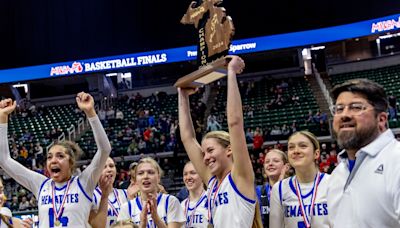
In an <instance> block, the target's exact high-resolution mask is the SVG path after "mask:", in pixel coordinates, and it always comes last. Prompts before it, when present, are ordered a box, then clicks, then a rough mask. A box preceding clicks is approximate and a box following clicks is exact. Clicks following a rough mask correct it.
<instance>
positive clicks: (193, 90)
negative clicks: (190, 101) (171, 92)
mask: <svg viewBox="0 0 400 228" xmlns="http://www.w3.org/2000/svg"><path fill="white" fill-rule="evenodd" d="M198 90H199V89H198V88H190V87H188V88H182V87H178V93H180V94H182V95H183V96H190V95H192V94H195V93H196V92H197V91H198Z"/></svg>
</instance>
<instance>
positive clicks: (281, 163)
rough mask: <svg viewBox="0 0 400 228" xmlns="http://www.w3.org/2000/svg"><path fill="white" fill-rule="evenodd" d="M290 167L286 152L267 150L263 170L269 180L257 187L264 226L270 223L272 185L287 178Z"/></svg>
mask: <svg viewBox="0 0 400 228" xmlns="http://www.w3.org/2000/svg"><path fill="white" fill-rule="evenodd" d="M288 169H289V164H288V157H287V155H286V153H285V152H283V151H281V150H278V149H272V150H269V151H267V154H266V155H265V158H264V164H263V170H264V173H265V177H266V179H267V181H266V183H265V184H264V185H259V186H257V188H256V193H257V197H258V201H259V202H260V206H261V216H262V217H261V218H262V222H263V225H264V227H268V225H269V212H270V203H271V191H272V186H274V184H275V183H277V182H279V181H280V180H282V179H283V178H285V174H286V172H287V171H288Z"/></svg>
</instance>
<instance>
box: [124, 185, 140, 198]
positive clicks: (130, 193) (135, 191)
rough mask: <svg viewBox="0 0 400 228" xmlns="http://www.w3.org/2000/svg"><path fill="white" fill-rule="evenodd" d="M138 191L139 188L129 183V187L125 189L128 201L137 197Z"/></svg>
mask: <svg viewBox="0 0 400 228" xmlns="http://www.w3.org/2000/svg"><path fill="white" fill-rule="evenodd" d="M139 191H140V190H139V186H138V185H137V184H136V183H134V182H131V184H130V185H129V187H128V189H127V193H128V198H129V199H130V200H132V199H134V198H135V197H136V196H137V194H138V193H139Z"/></svg>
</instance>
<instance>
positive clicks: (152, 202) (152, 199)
mask: <svg viewBox="0 0 400 228" xmlns="http://www.w3.org/2000/svg"><path fill="white" fill-rule="evenodd" d="M156 197H157V196H154V195H153V194H151V193H150V194H148V195H147V198H148V199H147V204H148V207H149V210H150V214H151V217H152V218H153V220H154V221H155V220H156V219H158V218H159V217H158V213H157V199H156Z"/></svg>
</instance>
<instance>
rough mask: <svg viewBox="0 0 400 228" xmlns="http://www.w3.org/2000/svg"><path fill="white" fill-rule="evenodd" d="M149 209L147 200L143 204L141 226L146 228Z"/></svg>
mask: <svg viewBox="0 0 400 228" xmlns="http://www.w3.org/2000/svg"><path fill="white" fill-rule="evenodd" d="M148 211H149V208H148V202H147V201H146V202H145V203H144V204H143V208H142V212H141V213H140V226H139V227H141V228H142V227H143V228H146V227H147V212H148Z"/></svg>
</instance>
